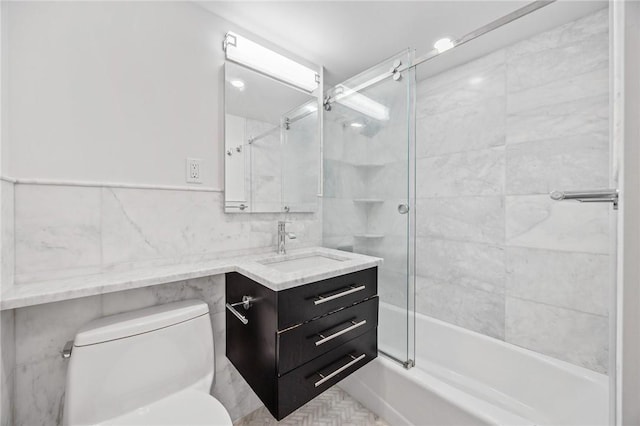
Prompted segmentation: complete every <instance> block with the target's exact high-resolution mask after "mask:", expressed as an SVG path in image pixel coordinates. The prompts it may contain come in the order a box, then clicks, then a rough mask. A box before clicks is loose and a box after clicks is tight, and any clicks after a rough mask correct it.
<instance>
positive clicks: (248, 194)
mask: <svg viewBox="0 0 640 426" xmlns="http://www.w3.org/2000/svg"><path fill="white" fill-rule="evenodd" d="M318 104H319V99H318V98H317V97H316V96H314V95H311V94H308V93H306V92H303V91H300V90H298V89H295V88H293V87H291V86H289V85H287V84H284V83H281V82H279V81H277V80H274V79H272V78H270V77H267V76H265V75H263V74H260V73H258V72H255V71H252V70H250V69H248V68H245V67H243V66H241V65H237V64H235V63H232V62H228V61H227V62H226V63H225V155H224V157H225V212H227V213H249V212H283V211H284V212H314V211H316V210H317V204H318V187H319V179H320V127H319V119H318Z"/></svg>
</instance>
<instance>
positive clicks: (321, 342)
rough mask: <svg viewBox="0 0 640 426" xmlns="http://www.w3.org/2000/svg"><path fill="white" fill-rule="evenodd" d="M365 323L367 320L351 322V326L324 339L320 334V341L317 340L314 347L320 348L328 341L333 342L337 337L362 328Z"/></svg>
mask: <svg viewBox="0 0 640 426" xmlns="http://www.w3.org/2000/svg"><path fill="white" fill-rule="evenodd" d="M366 323H367V320H362V321H360V322H353V321H351V324H353V325H351V326H349V327H347V328H345V329H344V330H340V331H338V332H337V333H333V334H332V335H331V336H327V337H324V336H323V335H322V334H320V337H322V339H320V340H318V341H317V342H316V346H320V345H322V344H323V343H327V342H328V341H329V340H333V339H335V338H336V337H338V336H342V335H343V334H345V333H348V332H350V331H351V330H355V329H356V328H358V327H362V326H363V325H365V324H366Z"/></svg>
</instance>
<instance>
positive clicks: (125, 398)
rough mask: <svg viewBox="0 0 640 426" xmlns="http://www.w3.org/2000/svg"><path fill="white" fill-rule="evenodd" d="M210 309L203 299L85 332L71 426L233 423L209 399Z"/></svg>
mask: <svg viewBox="0 0 640 426" xmlns="http://www.w3.org/2000/svg"><path fill="white" fill-rule="evenodd" d="M213 351H214V349H213V335H212V331H211V321H210V317H209V307H208V306H207V304H206V303H204V302H201V301H198V300H187V301H183V302H176V303H170V304H166V305H160V306H154V307H152V308H147V309H142V310H138V311H133V312H126V313H123V314H118V315H113V316H109V317H104V318H100V319H97V320H95V321H92V322H90V323H88V324H86V325H85V326H84V327H82V328H81V329H80V331H78V333H77V334H76V338H75V340H74V344H73V351H72V352H71V359H70V363H69V370H68V372H67V387H66V396H65V406H64V424H65V425H72V426H75V425H231V424H232V422H231V418H230V417H229V413H227V411H226V410H225V408H224V407H223V406H222V404H221V403H220V402H219V401H218V400H217V399H215V398H214V397H212V396H211V395H209V389H210V388H211V384H212V383H213V376H214V371H215V370H214V356H213V354H214V352H213Z"/></svg>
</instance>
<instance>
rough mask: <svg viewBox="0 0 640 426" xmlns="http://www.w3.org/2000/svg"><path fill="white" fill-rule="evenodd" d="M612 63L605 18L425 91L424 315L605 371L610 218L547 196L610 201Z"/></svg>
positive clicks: (436, 80) (549, 35)
mask: <svg viewBox="0 0 640 426" xmlns="http://www.w3.org/2000/svg"><path fill="white" fill-rule="evenodd" d="M608 55H609V49H608V10H607V9H604V10H602V11H599V12H597V13H595V14H593V15H591V16H587V17H585V18H582V19H579V20H577V21H574V22H571V23H568V24H565V25H563V26H561V27H558V28H557V29H554V30H552V31H548V32H545V33H542V34H539V35H537V36H534V37H532V38H530V39H527V40H524V41H521V42H519V43H517V44H515V45H512V46H510V47H508V48H506V49H503V50H500V51H496V52H494V53H492V54H490V55H488V56H485V57H482V58H480V59H477V60H474V61H472V62H470V63H467V64H465V65H462V66H459V67H457V68H455V69H451V70H448V71H447V72H445V73H442V74H439V75H436V76H433V77H430V78H427V79H425V80H423V81H419V82H418V87H417V114H418V117H417V129H416V130H417V134H416V137H417V198H418V199H417V209H416V211H417V262H416V263H417V286H416V290H417V300H416V306H417V310H418V311H419V312H422V313H424V314H427V315H430V316H433V317H435V318H439V319H442V320H444V321H447V322H450V323H453V324H456V325H459V326H462V327H465V328H468V329H470V330H474V331H477V332H480V333H483V334H486V335H488V336H492V337H495V338H498V339H502V340H505V341H507V342H509V343H513V344H516V345H519V346H522V347H525V348H529V349H532V350H535V351H537V352H541V353H544V354H548V355H551V356H553V357H556V358H560V359H562V360H566V361H569V362H572V363H574V364H577V365H581V366H584V367H587V368H590V369H593V370H596V371H601V372H605V371H606V368H607V352H608V350H607V340H608V320H607V315H608V292H609V286H610V285H611V280H610V277H609V256H608V253H609V211H610V210H611V207H610V206H609V205H601V204H578V203H574V202H553V201H551V200H550V199H549V196H548V193H549V192H550V191H552V190H554V189H562V190H573V189H593V188H607V187H609V139H608V137H609V127H608V123H609V117H608V106H609V97H608V91H609V83H608V67H609V61H608ZM425 66H428V65H425ZM419 74H420V72H418V75H419ZM418 338H420V336H418Z"/></svg>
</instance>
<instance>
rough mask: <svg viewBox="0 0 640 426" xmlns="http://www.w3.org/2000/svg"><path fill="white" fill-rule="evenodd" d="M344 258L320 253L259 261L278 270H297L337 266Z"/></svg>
mask: <svg viewBox="0 0 640 426" xmlns="http://www.w3.org/2000/svg"><path fill="white" fill-rule="evenodd" d="M345 260H347V259H346V258H344V259H340V258H333V257H328V256H323V255H321V254H309V255H305V256H303V257H295V258H286V259H278V258H270V259H266V260H262V261H260V262H259V263H261V264H263V265H265V266H268V267H270V268H272V269H275V270H277V271H280V272H298V271H304V270H307V269H316V268H324V267H332V266H339V265H340V263H341V262H343V261H345Z"/></svg>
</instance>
